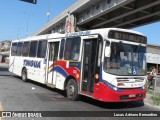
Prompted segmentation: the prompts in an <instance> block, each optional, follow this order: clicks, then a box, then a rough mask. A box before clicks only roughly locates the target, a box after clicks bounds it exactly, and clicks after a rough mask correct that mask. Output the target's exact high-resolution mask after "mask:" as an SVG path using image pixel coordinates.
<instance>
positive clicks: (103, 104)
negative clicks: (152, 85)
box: [16, 77, 144, 109]
mask: <svg viewBox="0 0 160 120" xmlns="http://www.w3.org/2000/svg"><path fill="white" fill-rule="evenodd" d="M16 78H18V79H20V77H16ZM28 82H29V83H32V84H35V85H37V86H40V87H43V88H46V89H48V90H50V91H53V92H54V93H57V94H59V96H62V97H61V98H62V99H63V100H66V101H67V95H66V92H65V91H62V90H58V89H55V88H50V87H47V86H46V85H43V84H40V83H37V82H35V81H28ZM52 97H54V96H52ZM68 101H69V100H68ZM80 101H81V102H84V103H87V104H90V105H93V106H97V107H100V108H103V109H125V108H136V107H137V108H138V107H141V106H144V103H143V102H140V101H138V102H120V103H110V102H101V101H98V100H94V99H92V98H89V97H85V96H80Z"/></svg>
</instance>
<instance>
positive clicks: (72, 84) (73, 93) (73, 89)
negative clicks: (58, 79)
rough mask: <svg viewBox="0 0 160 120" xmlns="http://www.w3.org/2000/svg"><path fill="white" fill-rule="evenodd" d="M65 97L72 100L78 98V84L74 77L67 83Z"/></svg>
mask: <svg viewBox="0 0 160 120" xmlns="http://www.w3.org/2000/svg"><path fill="white" fill-rule="evenodd" d="M67 97H68V99H70V100H74V101H76V100H78V99H79V94H78V85H77V82H76V81H75V80H74V79H70V80H69V81H68V83H67Z"/></svg>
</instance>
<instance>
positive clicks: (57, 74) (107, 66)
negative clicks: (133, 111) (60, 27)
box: [9, 28, 147, 102]
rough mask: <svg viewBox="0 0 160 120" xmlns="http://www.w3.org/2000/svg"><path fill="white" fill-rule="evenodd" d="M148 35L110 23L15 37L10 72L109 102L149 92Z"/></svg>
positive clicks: (71, 95)
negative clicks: (88, 27)
mask: <svg viewBox="0 0 160 120" xmlns="http://www.w3.org/2000/svg"><path fill="white" fill-rule="evenodd" d="M146 44H147V38H146V37H145V36H144V35H143V34H141V33H139V32H135V31H132V30H125V29H118V28H106V29H97V30H88V31H81V32H74V33H69V34H66V35H64V34H50V35H42V36H35V37H31V38H26V39H23V40H15V41H12V47H11V52H10V65H9V71H10V72H13V73H15V74H17V75H18V76H21V77H22V80H24V81H27V80H34V81H36V82H40V83H42V84H46V85H47V86H50V87H54V88H57V89H60V90H66V93H67V97H68V98H69V99H71V100H77V99H78V98H79V95H84V96H88V97H91V98H93V99H96V100H100V101H104V102H123V101H125V102H127V101H139V100H143V99H144V98H145V96H146V82H147V80H146V56H145V55H146Z"/></svg>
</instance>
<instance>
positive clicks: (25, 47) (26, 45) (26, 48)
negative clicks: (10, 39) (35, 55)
mask: <svg viewBox="0 0 160 120" xmlns="http://www.w3.org/2000/svg"><path fill="white" fill-rule="evenodd" d="M29 46H30V42H24V43H23V50H22V56H25V57H27V56H28V54H29Z"/></svg>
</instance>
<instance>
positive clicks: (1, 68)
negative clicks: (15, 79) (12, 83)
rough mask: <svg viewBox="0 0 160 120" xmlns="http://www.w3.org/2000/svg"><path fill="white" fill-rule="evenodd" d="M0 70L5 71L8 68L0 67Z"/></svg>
mask: <svg viewBox="0 0 160 120" xmlns="http://www.w3.org/2000/svg"><path fill="white" fill-rule="evenodd" d="M0 71H3V72H6V71H8V68H5V67H0Z"/></svg>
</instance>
